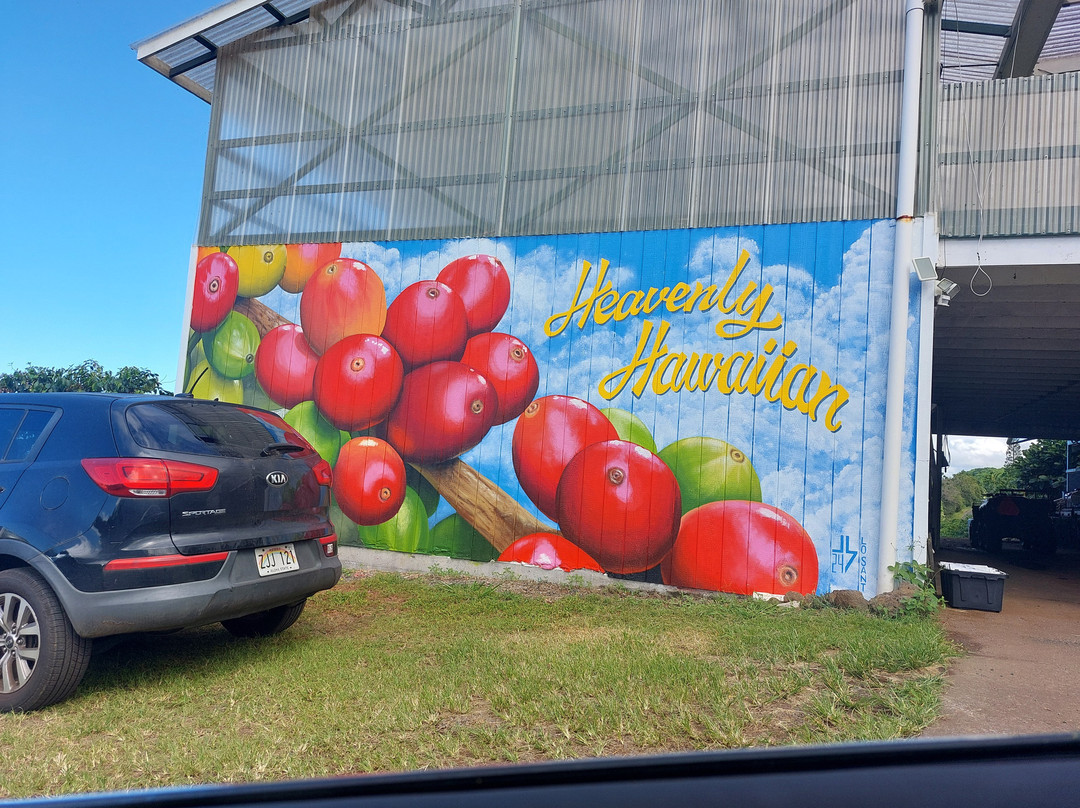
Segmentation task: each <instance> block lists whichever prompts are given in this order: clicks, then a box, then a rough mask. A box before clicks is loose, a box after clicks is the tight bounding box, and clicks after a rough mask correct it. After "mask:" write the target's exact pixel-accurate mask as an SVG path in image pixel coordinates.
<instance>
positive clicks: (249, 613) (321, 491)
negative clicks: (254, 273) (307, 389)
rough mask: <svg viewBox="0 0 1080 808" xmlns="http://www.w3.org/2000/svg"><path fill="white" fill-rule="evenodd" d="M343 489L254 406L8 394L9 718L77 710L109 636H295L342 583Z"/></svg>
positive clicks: (2, 492) (5, 697) (279, 423)
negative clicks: (99, 643)
mask: <svg viewBox="0 0 1080 808" xmlns="http://www.w3.org/2000/svg"><path fill="white" fill-rule="evenodd" d="M330 483H331V471H330V466H329V465H328V464H327V463H326V461H324V460H322V459H321V458H320V457H319V455H318V454H317V453H316V452H315V450H314V449H312V448H311V446H310V444H308V443H307V441H305V440H304V439H303V438H302V437H301V436H300V435H299V434H298V433H297V432H296V431H295V430H293V429H292V427H290V426H289V425H288V424H286V423H285V422H284V421H283V420H282V419H281V418H279V417H278V416H277V415H275V414H273V413H271V412H266V411H264V410H259V409H255V408H253V407H243V406H236V405H232V404H225V403H221V402H216V401H202V400H196V399H192V398H190V397H177V398H171V397H167V396H128V395H115V394H105V393H39V394H20V393H5V394H0V710H3V711H11V710H32V709H36V708H39V707H43V706H45V705H47V704H52V703H54V702H57V701H60V700H61V699H64V698H67V697H68V696H69V695H71V693H72V692H73V691H74V690H75V688H76V687H77V686H78V684H79V682H80V681H81V679H82V677H83V674H84V673H85V672H86V667H87V664H88V662H89V658H90V647H91V641H92V640H93V639H94V638H101V637H109V636H114V635H118V634H129V633H133V632H148V631H169V630H173V629H178V628H184V627H189V626H198V625H204V624H207V623H214V622H218V621H220V622H221V623H222V624H223V625H224V626H225V628H226V629H228V630H229V631H230V632H232V633H233V634H236V635H239V636H258V635H267V634H274V633H277V632H279V631H283V630H284V629H286V628H287V627H288V626H290V625H292V623H293V622H294V621H295V620H296V619H297V617H299V616H300V613H301V611H302V610H303V608H304V602H305V600H306V599H307V597H308V596H309V595H311V594H313V593H315V592H317V591H319V590H321V589H329V588H330V587H332V586H333V585H334V584H335V583H337V581H338V579H339V578H340V576H341V562H340V561H339V560H338V558H337V549H338V546H337V536H336V535H335V533H334V527H333V525H332V524H331V523H330V521H329V519H328V513H329V504H330Z"/></svg>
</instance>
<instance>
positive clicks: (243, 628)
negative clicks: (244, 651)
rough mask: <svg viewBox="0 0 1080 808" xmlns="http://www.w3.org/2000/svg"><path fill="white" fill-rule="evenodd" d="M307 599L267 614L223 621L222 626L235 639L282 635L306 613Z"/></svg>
mask: <svg viewBox="0 0 1080 808" xmlns="http://www.w3.org/2000/svg"><path fill="white" fill-rule="evenodd" d="M306 603H307V598H305V599H304V600H301V601H299V602H298V603H290V604H288V605H286V606H276V607H274V608H273V609H267V610H266V611H265V612H255V614H249V615H245V616H244V617H236V618H233V619H232V620H222V621H221V625H223V626H224V627H225V630H226V631H228V632H229V633H230V634H232V635H233V636H234V637H270V636H272V635H274V634H280V633H281V632H282V631H284V630H285V629H287V628H288V627H289V626H291V625H292V624H293V623H295V622H296V620H297V618H299V617H300V615H301V614H302V613H303V611H304V604H306Z"/></svg>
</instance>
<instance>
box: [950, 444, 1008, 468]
mask: <svg viewBox="0 0 1080 808" xmlns="http://www.w3.org/2000/svg"><path fill="white" fill-rule="evenodd" d="M948 440H949V468H948V469H947V471H946V473H947V474H955V473H956V472H958V471H965V470H966V469H981V468H1001V467H1002V466H1004V465H1005V450H1006V445H1005V438H979V437H970V436H967V435H959V436H957V435H950V436H949V439H948Z"/></svg>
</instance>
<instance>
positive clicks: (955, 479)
mask: <svg viewBox="0 0 1080 808" xmlns="http://www.w3.org/2000/svg"><path fill="white" fill-rule="evenodd" d="M985 496H986V488H985V487H984V486H983V485H982V483H980V482H979V479H978V477H976V475H974V474H972V473H971V472H970V471H960V472H957V473H956V474H954V475H953V476H951V477H946V478H945V479H943V480H942V481H941V515H942V516H943V517H950V516H956V515H957V514H959V513H963V512H964V511H965V510H966V509H968V508H970V507H971V503H972V502H978V501H979V500H981V499H982V498H983V497H985Z"/></svg>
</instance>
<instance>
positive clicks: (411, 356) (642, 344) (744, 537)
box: [185, 221, 918, 595]
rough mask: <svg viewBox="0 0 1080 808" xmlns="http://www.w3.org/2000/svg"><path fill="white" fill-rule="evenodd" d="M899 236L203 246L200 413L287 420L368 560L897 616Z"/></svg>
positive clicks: (861, 231) (343, 528)
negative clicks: (892, 463) (893, 384)
mask: <svg viewBox="0 0 1080 808" xmlns="http://www.w3.org/2000/svg"><path fill="white" fill-rule="evenodd" d="M893 232H894V229H893V225H892V223H890V222H887V221H878V222H873V221H865V222H840V223H819V224H806V225H771V226H760V227H741V228H717V229H693V230H670V231H647V232H624V233H611V234H588V235H562V236H545V237H515V238H502V239H467V240H438V241H413V242H394V243H370V242H364V243H346V244H318V245H316V244H296V245H262V246H250V247H229V248H213V249H211V248H200V250H199V254H198V256H197V263H196V267H195V272H194V290H193V302H192V308H191V319H190V324H191V332H190V336H191V339H190V343H189V352H188V362H187V373H186V387H185V389H186V390H187V391H188V392H192V393H194V394H195V395H196V396H199V397H208V398H220V399H222V400H230V401H236V402H241V401H242V402H245V403H248V404H255V405H259V406H263V407H267V408H269V409H273V410H277V411H279V412H282V413H283V414H284V417H285V419H286V420H287V421H288V422H289V423H290V424H292V425H293V426H294V427H295V428H296V430H297V431H298V432H300V433H301V434H302V435H304V436H305V437H306V438H307V439H308V440H309V441H310V442H311V443H312V444H313V445H314V446H315V447H316V448H317V449H318V450H319V452H320V453H321V454H322V455H323V456H324V457H325V458H326V459H327V460H328V461H329V462H330V463H331V464H332V465H333V467H334V486H333V493H334V512H333V521H334V524H335V526H336V527H337V529H338V533H339V536H340V538H341V541H342V542H343V543H345V544H354V545H361V546H367V547H371V548H378V549H386V550H397V551H401V552H408V553H426V554H431V555H437V556H451V557H458V558H469V559H474V560H480V561H486V560H494V559H500V560H504V561H519V562H523V563H527V564H534V565H539V566H542V567H547V568H554V567H559V568H561V569H565V570H575V569H590V570H595V571H599V572H603V573H606V574H608V575H612V576H617V577H627V578H635V579H640V580H650V581H656V582H664V583H668V584H672V585H676V586H682V587H690V588H700V589H709V590H717V591H723V592H733V593H738V594H753V593H755V592H765V593H777V594H783V593H786V592H789V591H793V590H794V591H798V592H803V593H809V592H825V591H829V590H833V589H857V590H860V591H863V592H864V593H866V594H867V595H872V594H874V591H873V590H874V587H875V582H874V577H875V576H874V574H873V572H872V571H873V570H875V568H876V553H877V547H876V544H875V536H876V534H877V531H878V519H879V510H878V500H879V497H880V488H881V457H882V445H883V443H882V441H883V432H884V420H885V416H884V409H885V377H886V368H887V364H888V330H889V305H890V280H891V275H892V260H893ZM917 299H918V296H917V295H915V296H913V301H915V300H917ZM908 334H909V341H914V340H916V339H917V335H918V309H917V305H916V304H914V303H913V307H912V314H911V318H910V328H909V331H908ZM914 356H917V345H914V344H912V345H909V357H914ZM915 373H916V371H915V362H914V361H913V360H911V359H909V370H908V374H907V377H908V378H907V387H908V390H909V392H910V393H911V395H910V396H909V400H911V401H914V389H915V384H916V378H915ZM909 420H910V416H909ZM913 433H914V428H913V425H912V424H911V423H910V422H909V423H907V424H906V430H905V434H907V435H909V436H910V435H912V434H913ZM908 448H909V450H910V451H908V452H907V453H906V455H905V456H906V457H907V458H908V459H907V461H906V462H907V463H908V465H909V467H907V468H905V469H903V470H902V472H903V474H902V479H904V480H905V481H906V492H905V496H903V497H902V499H901V502H902V505H901V511H902V512H901V524H902V525H904V524H907V525H910V524H911V511H912V498H913V487H914V482H913V478H914V461H913V457H914V451H913V446H909V447H908ZM905 541H907V542H910V541H911V531H910V527H909V528H908V529H907V531H906V533H905V531H903V530H902V531H901V538H900V542H901V544H902V543H903V542H905ZM901 557H903V550H902V549H901ZM908 557H910V554H909V555H908Z"/></svg>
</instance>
